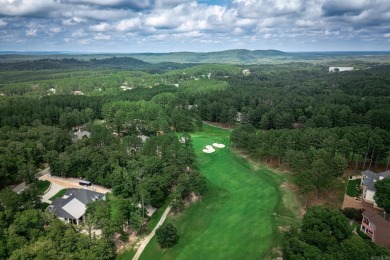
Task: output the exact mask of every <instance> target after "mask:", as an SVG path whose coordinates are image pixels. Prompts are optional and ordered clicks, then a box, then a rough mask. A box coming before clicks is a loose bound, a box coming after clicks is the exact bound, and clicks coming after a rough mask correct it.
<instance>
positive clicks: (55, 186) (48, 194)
mask: <svg viewBox="0 0 390 260" xmlns="http://www.w3.org/2000/svg"><path fill="white" fill-rule="evenodd" d="M62 189H65V187H64V186H61V185H59V184H57V183H53V182H52V183H51V185H50V187H49V190H48V191H47V192H46V193H45V194H43V196H42V202H46V203H49V204H51V200H49V199H50V198H51V197H53V196H54V195H56V194H57V192H59V191H60V190H62Z"/></svg>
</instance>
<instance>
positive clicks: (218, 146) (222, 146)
mask: <svg viewBox="0 0 390 260" xmlns="http://www.w3.org/2000/svg"><path fill="white" fill-rule="evenodd" d="M213 146H214V147H217V148H225V145H224V144H219V143H213Z"/></svg>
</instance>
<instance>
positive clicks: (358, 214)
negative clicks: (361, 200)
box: [341, 208, 363, 222]
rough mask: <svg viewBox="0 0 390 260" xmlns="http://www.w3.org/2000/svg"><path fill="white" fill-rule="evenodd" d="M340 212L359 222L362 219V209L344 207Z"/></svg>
mask: <svg viewBox="0 0 390 260" xmlns="http://www.w3.org/2000/svg"><path fill="white" fill-rule="evenodd" d="M341 212H342V213H343V214H344V216H346V217H347V218H349V219H353V220H355V221H357V222H361V221H362V219H363V215H362V212H363V210H362V209H354V208H344V209H342V210H341Z"/></svg>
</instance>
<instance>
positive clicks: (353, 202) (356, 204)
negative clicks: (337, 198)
mask: <svg viewBox="0 0 390 260" xmlns="http://www.w3.org/2000/svg"><path fill="white" fill-rule="evenodd" d="M341 208H342V209H344V208H354V209H361V208H363V204H362V202H361V201H360V200H357V199H356V198H355V197H350V196H348V195H346V194H345V195H344V201H343V206H342V207H341Z"/></svg>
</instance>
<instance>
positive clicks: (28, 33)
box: [26, 29, 38, 37]
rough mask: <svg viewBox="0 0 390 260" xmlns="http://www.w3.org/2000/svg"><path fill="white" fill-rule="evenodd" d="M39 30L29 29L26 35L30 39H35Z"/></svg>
mask: <svg viewBox="0 0 390 260" xmlns="http://www.w3.org/2000/svg"><path fill="white" fill-rule="evenodd" d="M37 32H38V30H37V29H27V30H26V35H27V36H30V37H34V36H36V35H37Z"/></svg>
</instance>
